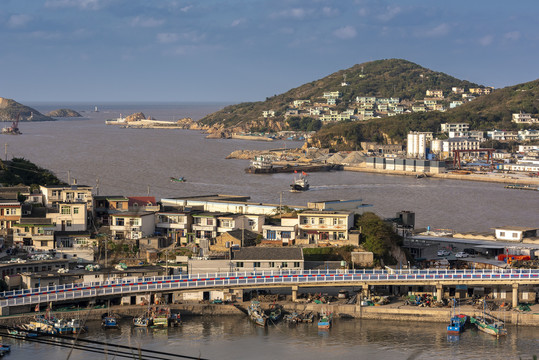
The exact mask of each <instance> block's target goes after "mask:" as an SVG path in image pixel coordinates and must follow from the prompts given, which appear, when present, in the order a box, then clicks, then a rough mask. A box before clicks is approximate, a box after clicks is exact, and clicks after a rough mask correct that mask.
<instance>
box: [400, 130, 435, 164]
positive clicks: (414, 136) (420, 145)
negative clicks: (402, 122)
mask: <svg viewBox="0 0 539 360" xmlns="http://www.w3.org/2000/svg"><path fill="white" fill-rule="evenodd" d="M430 141H432V133H431V132H411V133H408V141H407V143H406V152H407V154H408V156H409V157H415V158H419V159H424V158H426V156H427V144H428V143H430Z"/></svg>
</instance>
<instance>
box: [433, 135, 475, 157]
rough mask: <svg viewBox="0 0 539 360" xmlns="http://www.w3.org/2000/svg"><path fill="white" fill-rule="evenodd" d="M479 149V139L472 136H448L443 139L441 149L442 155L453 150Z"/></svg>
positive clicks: (449, 153)
mask: <svg viewBox="0 0 539 360" xmlns="http://www.w3.org/2000/svg"><path fill="white" fill-rule="evenodd" d="M476 149H479V141H478V140H475V139H472V138H449V139H447V140H444V141H443V144H442V151H443V154H444V156H451V155H452V154H453V150H476Z"/></svg>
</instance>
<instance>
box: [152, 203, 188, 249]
mask: <svg viewBox="0 0 539 360" xmlns="http://www.w3.org/2000/svg"><path fill="white" fill-rule="evenodd" d="M193 213H194V211H193V210H191V209H182V208H169V209H165V210H164V211H159V212H157V219H156V224H155V229H156V232H157V233H159V234H161V235H163V236H166V237H167V238H170V239H172V240H173V241H174V242H175V243H177V244H179V245H186V244H188V243H190V242H192V240H193V239H192V237H193V236H192V233H191V227H192V224H193Z"/></svg>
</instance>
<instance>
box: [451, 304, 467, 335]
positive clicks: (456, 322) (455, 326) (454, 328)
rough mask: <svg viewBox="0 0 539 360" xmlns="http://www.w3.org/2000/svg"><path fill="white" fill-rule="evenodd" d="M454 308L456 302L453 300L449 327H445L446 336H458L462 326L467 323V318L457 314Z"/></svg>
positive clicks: (462, 328)
mask: <svg viewBox="0 0 539 360" xmlns="http://www.w3.org/2000/svg"><path fill="white" fill-rule="evenodd" d="M456 308H457V304H456V300H454V301H453V304H452V310H451V318H450V319H449V325H447V333H448V334H453V335H458V334H460V333H461V332H462V331H463V330H464V326H466V322H467V321H468V316H466V315H463V314H457V313H456Z"/></svg>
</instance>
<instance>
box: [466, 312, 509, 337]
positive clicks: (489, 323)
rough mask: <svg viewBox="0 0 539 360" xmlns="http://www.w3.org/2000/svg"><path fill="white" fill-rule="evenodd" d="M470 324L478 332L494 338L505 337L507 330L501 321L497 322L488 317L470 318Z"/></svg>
mask: <svg viewBox="0 0 539 360" xmlns="http://www.w3.org/2000/svg"><path fill="white" fill-rule="evenodd" d="M470 322H471V323H472V324H475V326H476V327H477V329H478V330H480V331H483V332H485V333H487V334H490V335H494V336H503V335H507V329H506V328H505V324H504V323H503V321H497V320H495V319H493V318H489V317H488V316H477V317H473V316H470Z"/></svg>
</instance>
